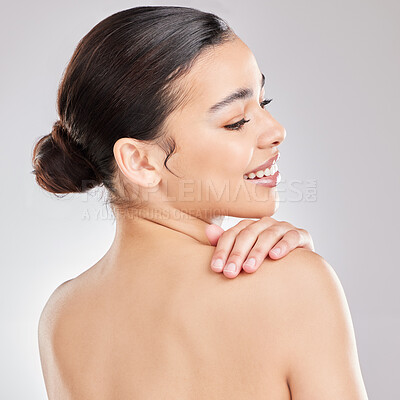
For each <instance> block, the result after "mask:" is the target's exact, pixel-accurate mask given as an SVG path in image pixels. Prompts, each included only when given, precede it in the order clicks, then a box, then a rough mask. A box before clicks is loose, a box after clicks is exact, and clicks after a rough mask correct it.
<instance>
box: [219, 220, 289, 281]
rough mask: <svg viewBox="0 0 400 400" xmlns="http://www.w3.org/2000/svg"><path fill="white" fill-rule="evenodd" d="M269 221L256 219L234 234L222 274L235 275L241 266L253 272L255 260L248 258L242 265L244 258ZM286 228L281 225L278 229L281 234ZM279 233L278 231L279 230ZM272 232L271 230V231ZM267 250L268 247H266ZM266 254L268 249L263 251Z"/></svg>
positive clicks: (232, 276)
mask: <svg viewBox="0 0 400 400" xmlns="http://www.w3.org/2000/svg"><path fill="white" fill-rule="evenodd" d="M269 224H270V221H265V219H260V220H259V221H256V222H255V223H254V224H251V225H249V226H247V227H246V228H244V229H242V230H241V231H240V232H239V233H238V235H237V236H236V239H235V242H234V244H233V247H232V249H231V251H230V253H229V257H228V259H227V261H226V264H225V268H224V274H225V275H226V276H227V277H229V278H234V277H236V276H237V275H238V274H239V273H240V271H241V269H242V268H243V269H244V270H245V271H246V272H254V271H253V267H255V264H256V260H255V259H251V258H249V259H248V262H247V263H246V265H245V266H244V265H243V262H244V260H245V258H246V257H247V256H248V254H249V251H250V250H251V249H252V248H253V246H254V244H255V243H256V241H257V238H258V236H259V235H260V234H261V233H262V232H264V231H266V230H267V229H269V228H270V227H271V226H269ZM286 230H287V229H286V228H285V227H284V226H283V225H282V226H281V227H280V231H282V234H283V233H284V231H286ZM279 233H280V232H279ZM270 234H272V231H271V233H270ZM275 243H276V241H275V242H273V243H272V242H271V246H272V245H273V244H275ZM268 250H269V249H268ZM267 254H268V251H265V256H266V255H267ZM264 258H265V257H264Z"/></svg>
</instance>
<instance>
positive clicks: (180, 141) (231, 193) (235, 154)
mask: <svg viewBox="0 0 400 400" xmlns="http://www.w3.org/2000/svg"><path fill="white" fill-rule="evenodd" d="M263 81H264V78H263V75H262V73H261V71H260V69H259V67H258V65H257V62H256V60H255V57H254V55H253V53H252V52H251V51H250V49H249V48H248V47H247V46H246V45H245V44H244V43H243V42H242V41H241V40H240V39H239V38H236V39H235V40H234V41H232V42H228V43H225V44H222V45H219V46H216V47H214V48H211V49H210V50H206V51H205V52H204V53H202V54H201V56H200V57H199V58H198V59H197V60H196V61H195V63H194V65H193V67H192V68H191V70H190V72H189V73H188V74H187V75H185V76H184V77H183V78H182V81H181V82H180V83H183V84H184V87H185V88H186V89H188V93H189V98H188V101H186V103H185V105H184V106H183V107H181V108H180V109H177V110H176V111H174V112H173V113H172V114H171V115H170V116H169V117H168V119H167V121H166V128H167V132H168V134H169V135H170V136H172V137H173V138H174V140H175V143H176V151H175V152H174V154H173V155H172V156H171V158H170V159H169V160H168V163H167V165H168V168H169V169H170V170H171V171H172V172H173V173H175V174H176V175H177V176H178V177H175V176H173V175H172V174H170V173H169V172H167V170H166V169H163V170H162V171H160V174H161V181H160V183H159V188H158V189H159V190H161V193H163V194H164V195H165V196H168V198H167V201H170V202H171V203H172V204H173V206H174V207H177V208H179V209H182V210H184V211H187V212H190V213H193V212H195V213H196V214H197V216H199V217H200V216H201V215H204V216H205V217H206V215H207V214H208V213H215V214H218V213H220V214H221V215H230V216H235V217H242V218H261V217H262V216H271V215H273V214H274V212H275V211H276V209H277V207H278V200H279V197H278V192H277V190H276V186H273V185H274V184H276V177H277V176H278V175H279V172H277V171H276V167H273V168H274V169H273V170H272V171H271V170H270V168H268V172H267V174H273V175H272V177H270V178H268V179H267V178H265V177H264V179H260V180H259V181H258V182H257V183H256V182H255V180H250V179H246V178H247V177H248V175H249V172H251V171H253V170H255V169H256V170H258V169H260V168H258V167H260V166H261V167H262V170H263V171H264V170H265V169H266V167H267V166H269V163H267V164H266V161H267V160H271V159H275V158H276V156H277V155H278V149H277V146H278V145H279V144H280V143H282V141H283V140H284V138H285V135H286V131H285V129H284V128H283V127H282V126H281V125H280V124H279V123H278V122H277V121H276V120H275V119H273V118H272V116H271V114H270V113H269V112H268V111H267V110H266V109H264V104H263V103H262V102H263V100H264V99H265V97H264V96H265V89H264V87H263ZM233 93H235V94H234V95H232V94H233ZM228 97H231V100H232V98H233V101H230V102H229V101H225V104H221V101H222V100H224V99H225V100H226V99H227V98H228ZM217 104H218V105H217ZM239 121H241V122H239ZM244 121H245V122H244ZM238 122H239V124H238ZM243 122H244V123H243ZM270 162H271V163H272V160H271V161H270ZM246 174H247V175H246ZM257 176H261V173H259V174H258V175H257ZM250 177H252V175H250ZM256 178H257V177H256ZM271 178H272V179H271ZM271 180H272V181H274V180H275V181H274V182H273V183H272V185H271V184H270V185H269V186H272V187H268V186H265V185H261V184H259V183H261V181H264V182H265V181H271ZM278 183H279V178H278Z"/></svg>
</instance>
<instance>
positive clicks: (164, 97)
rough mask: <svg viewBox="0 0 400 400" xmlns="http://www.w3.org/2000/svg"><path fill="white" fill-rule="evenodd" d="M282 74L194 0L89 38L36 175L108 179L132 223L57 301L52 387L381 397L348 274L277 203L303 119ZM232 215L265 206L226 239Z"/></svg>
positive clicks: (49, 359) (124, 18) (174, 394)
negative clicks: (284, 114)
mask: <svg viewBox="0 0 400 400" xmlns="http://www.w3.org/2000/svg"><path fill="white" fill-rule="evenodd" d="M264 79H265V78H264V75H263V74H262V73H261V71H260V70H259V68H258V65H257V62H256V60H255V58H254V56H253V54H252V52H251V51H250V49H249V48H248V47H247V46H246V45H245V44H244V43H243V42H242V41H241V40H240V39H239V38H238V37H237V36H236V35H235V34H234V32H233V31H232V29H230V28H229V27H228V26H227V25H226V23H225V22H224V21H223V20H221V19H220V18H218V17H216V16H215V15H213V14H209V13H204V12H201V11H199V10H195V9H192V8H185V7H164V6H163V7H137V8H132V9H129V10H125V11H122V12H119V13H116V14H114V15H112V16H110V17H108V18H106V19H105V20H103V21H101V22H100V23H99V24H97V25H96V26H95V27H94V28H93V29H92V30H91V31H90V32H89V33H88V34H87V35H86V36H85V37H84V38H83V39H82V40H81V42H80V43H79V45H78V47H77V49H76V51H75V53H74V55H73V57H72V59H71V61H70V63H69V65H68V67H67V69H66V71H65V74H64V77H63V80H62V82H61V85H60V88H59V93H58V108H59V110H58V111H59V115H60V120H59V121H57V122H56V123H55V124H54V127H53V131H52V133H51V134H50V135H46V136H44V137H43V138H41V139H40V140H39V141H38V143H37V144H36V146H35V148H34V152H33V166H34V173H35V174H36V179H37V182H38V183H39V184H40V185H41V186H42V187H43V188H45V189H46V190H48V191H50V192H53V193H70V192H84V191H86V190H89V189H91V188H93V187H95V186H96V185H104V187H105V188H106V189H107V192H108V195H109V198H108V199H109V203H110V205H111V207H112V209H113V211H114V214H115V217H116V222H117V229H116V235H115V239H114V242H113V243H112V245H111V247H110V249H109V250H108V252H107V253H106V254H105V255H104V257H103V258H102V259H101V260H100V261H99V262H97V263H96V264H95V265H94V266H92V267H91V268H89V269H88V270H87V271H85V272H84V273H82V274H81V275H79V276H78V277H76V278H75V279H72V280H70V281H67V282H64V283H63V284H62V285H60V286H59V287H58V288H57V289H56V290H55V291H54V293H53V294H52V296H51V297H50V299H49V301H48V302H47V304H46V306H45V308H44V310H43V312H42V315H41V319H40V322H39V346H40V355H41V362H42V367H43V372H44V377H45V382H46V389H47V392H48V395H49V398H50V399H85V400H90V399H96V400H99V399H160V398H168V399H192V398H193V399H296V400H297V399H307V400H311V399H335V400H337V399H352V400H356V399H366V398H367V395H366V392H365V388H364V385H363V381H362V376H361V372H360V367H359V362H358V357H357V350H356V344H355V338H354V332H353V328H352V323H351V318H350V314H349V311H348V307H347V303H346V299H345V296H344V293H343V290H342V288H341V285H340V283H339V281H338V279H337V277H336V275H335V273H334V272H333V270H332V268H331V267H330V265H329V264H328V263H327V262H326V261H325V260H324V259H323V258H322V257H321V256H319V255H318V254H316V253H314V252H313V251H310V250H312V249H313V245H312V240H311V238H310V237H309V235H308V233H307V232H306V231H304V230H301V229H296V228H294V227H293V226H292V225H290V224H287V223H284V222H283V223H274V221H273V220H272V219H271V218H270V216H271V215H273V214H274V212H275V211H276V208H277V200H278V199H277V192H276V185H277V184H278V183H279V171H277V169H278V167H277V164H276V160H277V159H278V157H279V153H278V150H277V146H278V145H279V144H281V143H282V141H283V140H284V138H285V134H286V132H285V130H284V128H283V127H282V126H281V125H280V124H279V123H278V122H277V121H275V120H274V119H273V118H272V116H271V115H270V114H269V112H268V111H267V110H266V109H264V106H265V105H266V104H267V103H268V102H269V101H270V100H268V99H264ZM167 161H168V165H167ZM225 215H230V216H235V217H241V218H256V219H259V220H258V221H254V220H249V219H244V220H243V221H241V222H240V223H239V224H238V225H237V226H235V227H233V228H231V229H230V230H228V231H227V232H225V233H223V234H222V236H221V237H219V236H220V234H221V229H220V228H219V231H218V223H220V222H221V220H222V218H223V216H225ZM212 223H214V224H212ZM210 224H211V225H210ZM271 232H273V233H274V235H273V236H272V237H271ZM282 237H283V238H284V239H283V240H281V241H280V239H281V238H282ZM216 242H218V245H217V248H216V249H215V247H214V246H213V245H215V244H216ZM276 242H278V244H277V245H276V247H282V246H286V248H285V249H284V252H283V253H281V255H284V254H287V255H286V256H285V257H281V258H280V259H278V258H279V257H277V256H274V255H273V253H272V252H269V250H270V249H271V247H272V246H273V245H274V244H275V243H276ZM210 243H211V245H210ZM296 246H299V247H304V248H297V249H295V250H293V251H289V250H292V249H293V248H294V247H296ZM214 250H215V252H214ZM268 253H269V255H270V257H271V256H272V258H275V260H271V258H265V257H266V256H267V254H268ZM218 260H220V261H218ZM210 263H211V264H212V268H213V270H214V271H215V272H218V271H219V272H221V271H222V268H223V267H224V270H223V271H224V272H223V275H224V276H222V275H221V274H215V273H214V272H213V271H211V270H210V268H209V264H210ZM243 263H244V264H243ZM242 264H243V267H242ZM260 266H261V268H259V270H258V272H257V274H251V272H254V271H255V270H256V269H257V268H258V267H260ZM241 268H243V269H244V270H245V271H246V272H249V274H240V275H239V276H238V274H239V271H240V269H241ZM236 276H237V279H234V280H231V279H226V278H225V277H230V278H232V277H236Z"/></svg>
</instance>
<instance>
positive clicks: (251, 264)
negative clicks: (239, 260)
mask: <svg viewBox="0 0 400 400" xmlns="http://www.w3.org/2000/svg"><path fill="white" fill-rule="evenodd" d="M243 265H245V266H246V267H250V268H253V267H254V266H255V265H256V259H255V258H253V257H252V258H249V259H248V260H247V261H246V262H245V263H244V264H243Z"/></svg>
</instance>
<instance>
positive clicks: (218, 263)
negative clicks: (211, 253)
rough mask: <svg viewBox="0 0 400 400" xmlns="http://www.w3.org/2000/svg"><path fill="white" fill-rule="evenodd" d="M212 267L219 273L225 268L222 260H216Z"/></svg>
mask: <svg viewBox="0 0 400 400" xmlns="http://www.w3.org/2000/svg"><path fill="white" fill-rule="evenodd" d="M211 266H212V267H213V268H214V269H215V270H217V271H222V267H223V266H224V263H223V261H222V260H221V259H220V258H217V259H216V260H214V261H213V262H212V264H211Z"/></svg>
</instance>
